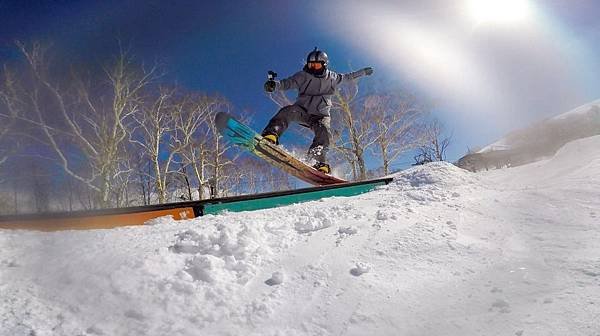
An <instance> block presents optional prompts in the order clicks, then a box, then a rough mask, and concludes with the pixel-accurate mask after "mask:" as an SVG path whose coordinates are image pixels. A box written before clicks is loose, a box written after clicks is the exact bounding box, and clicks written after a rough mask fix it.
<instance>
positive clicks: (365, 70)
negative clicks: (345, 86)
mask: <svg viewBox="0 0 600 336" xmlns="http://www.w3.org/2000/svg"><path fill="white" fill-rule="evenodd" d="M363 71H364V72H365V75H367V76H371V75H372V74H373V68H371V67H367V68H364V69H363Z"/></svg>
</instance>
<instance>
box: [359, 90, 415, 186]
mask: <svg viewBox="0 0 600 336" xmlns="http://www.w3.org/2000/svg"><path fill="white" fill-rule="evenodd" d="M365 107H366V113H368V115H370V116H371V117H372V123H373V126H374V127H375V134H376V143H377V147H376V148H377V150H374V151H373V152H374V153H376V154H379V155H381V160H382V165H383V174H384V175H387V174H389V173H390V164H391V163H392V162H394V161H395V160H396V159H397V158H398V157H399V156H400V155H401V154H403V153H406V152H407V151H409V150H412V149H415V148H417V147H418V146H420V145H422V144H423V143H424V140H425V135H426V133H425V132H424V130H423V128H422V127H420V126H421V123H420V122H419V121H420V119H421V118H422V117H423V116H424V114H425V111H424V109H423V107H422V106H421V104H420V103H419V102H418V100H417V98H416V97H415V96H413V95H407V94H401V93H393V94H388V95H372V96H369V97H367V98H366V99H365Z"/></svg>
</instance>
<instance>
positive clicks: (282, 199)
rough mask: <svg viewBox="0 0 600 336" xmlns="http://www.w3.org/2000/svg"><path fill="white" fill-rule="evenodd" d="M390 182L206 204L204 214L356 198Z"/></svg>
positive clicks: (309, 190) (381, 181)
mask: <svg viewBox="0 0 600 336" xmlns="http://www.w3.org/2000/svg"><path fill="white" fill-rule="evenodd" d="M388 182H389V181H386V180H378V181H373V182H370V183H360V184H352V185H344V186H342V187H337V188H326V189H324V190H311V189H314V188H307V189H306V190H301V192H294V193H290V194H286V195H269V196H267V197H261V198H252V199H247V200H233V201H230V202H227V201H225V202H222V201H221V202H216V203H211V204H204V206H203V211H202V212H203V214H218V213H220V212H222V211H234V212H237V211H252V210H260V209H268V208H275V207H279V206H284V205H290V204H294V203H300V202H307V201H314V200H318V199H321V198H325V197H334V196H342V197H347V196H355V195H359V194H363V193H366V192H368V191H371V190H373V189H375V188H376V187H378V186H382V185H385V184H387V183H388Z"/></svg>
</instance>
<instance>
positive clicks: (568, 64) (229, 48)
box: [0, 0, 600, 160]
mask: <svg viewBox="0 0 600 336" xmlns="http://www.w3.org/2000/svg"><path fill="white" fill-rule="evenodd" d="M467 1H468V0H465V1H464V2H467ZM530 4H531V7H532V11H533V12H534V15H533V16H532V18H530V19H529V21H530V22H526V23H519V24H514V23H510V24H504V25H503V24H485V23H479V24H474V23H473V22H469V21H468V18H466V17H465V15H464V8H463V2H462V1H459V0H457V1H440V0H424V1H368V2H367V1H354V0H344V1H341V0H340V1H337V0H335V1H298V2H297V1H222V2H221V3H216V2H213V1H168V2H167V1H149V0H145V1H141V0H120V1H114V0H104V1H60V0H56V1H2V0H0V22H1V23H0V62H1V63H4V62H5V61H6V60H7V59H10V58H11V57H15V53H14V52H13V51H12V49H11V48H12V45H11V44H12V43H13V41H14V40H15V39H22V40H32V39H43V40H51V41H53V42H54V45H55V49H56V50H58V51H59V52H60V53H61V58H62V59H63V60H65V62H73V63H78V64H84V65H85V64H86V63H88V62H89V63H97V62H106V61H107V59H108V57H109V56H111V55H113V54H114V52H115V49H116V48H117V39H121V40H122V41H126V42H127V43H128V44H130V45H131V48H132V50H133V52H134V54H135V55H136V56H137V57H139V58H140V59H143V60H144V61H146V62H153V61H154V60H159V61H160V62H161V63H163V65H164V66H165V68H166V70H167V71H168V72H169V75H168V78H167V80H169V81H177V82H178V83H179V84H181V85H184V86H186V87H189V88H193V89H198V90H203V91H208V92H219V93H221V94H223V95H224V96H226V97H228V98H229V99H230V100H231V101H232V102H233V103H234V104H235V107H236V108H237V109H239V110H243V109H249V110H252V111H254V112H255V114H256V116H257V118H256V125H255V127H257V128H260V127H262V124H263V123H265V122H266V121H267V120H268V118H270V117H271V116H272V115H273V114H274V113H275V112H276V106H275V105H274V104H273V103H271V102H270V101H269V100H268V99H267V97H266V96H265V95H264V93H263V91H262V84H263V82H264V80H265V77H266V71H267V70H270V69H273V70H275V71H277V72H278V73H279V74H280V76H285V75H288V74H292V73H293V72H295V71H297V70H298V69H300V68H301V67H302V62H303V60H304V58H305V55H306V53H307V52H308V51H310V50H311V49H312V48H313V47H314V46H319V47H320V48H322V49H324V50H326V51H327V52H328V54H329V55H330V58H331V60H332V61H331V66H332V68H334V69H336V70H338V71H341V72H345V71H348V70H350V69H351V68H350V66H349V65H350V64H351V67H352V68H361V67H363V66H373V67H374V68H375V70H376V73H375V76H373V77H372V78H368V79H366V80H364V81H363V84H364V85H365V86H367V85H381V84H382V83H384V85H386V86H388V87H389V88H390V89H395V88H399V87H409V88H412V89H414V90H417V92H418V93H419V94H421V95H423V96H424V97H427V98H428V99H430V100H431V101H433V102H435V105H436V107H435V114H436V115H437V116H438V117H439V118H441V119H442V121H444V122H445V124H446V125H447V127H448V129H449V130H450V131H452V132H453V134H454V142H453V145H452V147H451V149H450V151H449V159H451V160H454V159H457V158H458V157H460V156H461V155H462V154H464V153H465V151H466V149H467V147H471V148H473V147H477V146H484V145H486V144H488V143H490V142H493V141H494V140H496V139H497V138H499V137H501V136H503V135H504V134H506V133H507V132H509V131H510V130H512V129H515V128H518V127H523V126H525V125H527V124H529V123H531V122H533V121H535V120H540V119H543V118H546V117H550V116H552V115H556V114H558V113H562V112H566V111H568V110H570V109H572V108H574V107H576V106H578V105H581V104H584V103H586V102H588V101H591V100H595V99H597V98H600V94H598V90H597V87H599V86H598V85H599V84H600V83H599V79H600V76H599V75H600V74H599V71H598V69H600V64H599V61H598V60H596V57H595V56H596V55H598V52H599V51H600V50H598V48H600V47H599V46H600V33H599V32H600V29H599V28H600V27H599V23H598V21H597V15H595V14H594V13H598V12H599V10H600V4H598V3H597V2H596V3H595V1H583V0H571V1H567V0H555V1H551V2H548V1H546V2H542V1H538V2H535V1H530Z"/></svg>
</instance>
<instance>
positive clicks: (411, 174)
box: [0, 136, 600, 336]
mask: <svg viewBox="0 0 600 336" xmlns="http://www.w3.org/2000/svg"><path fill="white" fill-rule="evenodd" d="M598 148H600V137H599V136H596V137H591V138H586V139H581V140H578V141H576V142H572V143H570V144H568V145H567V146H565V147H564V148H562V149H561V150H560V151H559V152H558V153H557V154H556V155H555V156H554V157H552V158H550V159H548V160H545V161H540V162H536V163H533V164H529V165H525V166H521V167H518V168H512V169H500V170H495V171H490V172H485V173H477V174H475V173H470V172H467V171H464V170H462V169H459V168H457V167H455V166H452V165H450V164H447V163H433V164H428V165H425V166H419V167H415V168H411V169H409V170H407V171H404V172H401V173H398V174H396V175H395V176H394V177H395V179H394V181H393V182H392V183H391V184H389V185H387V186H383V187H379V188H378V189H377V190H376V191H373V192H370V193H367V194H364V195H360V196H355V197H348V198H345V197H335V198H329V199H323V200H319V201H314V202H308V203H302V204H296V205H292V206H287V207H281V208H276V209H269V210H261V211H253V212H241V213H224V214H221V215H208V216H205V217H201V218H197V219H190V220H182V221H174V220H172V219H171V218H168V217H165V218H160V219H156V220H154V221H152V223H151V224H152V225H146V226H141V227H128V228H118V229H113V230H94V231H64V232H54V233H41V232H28V231H9V230H2V231H0V297H1V298H2V301H3V302H2V305H0V335H37V336H41V335H522V336H529V335H598V334H600V320H599V318H600V245H599V244H598V241H600V228H599V227H598V226H599V223H600V221H599V218H600V191H599V188H598V185H600V152H599V151H598ZM149 224H150V223H149Z"/></svg>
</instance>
